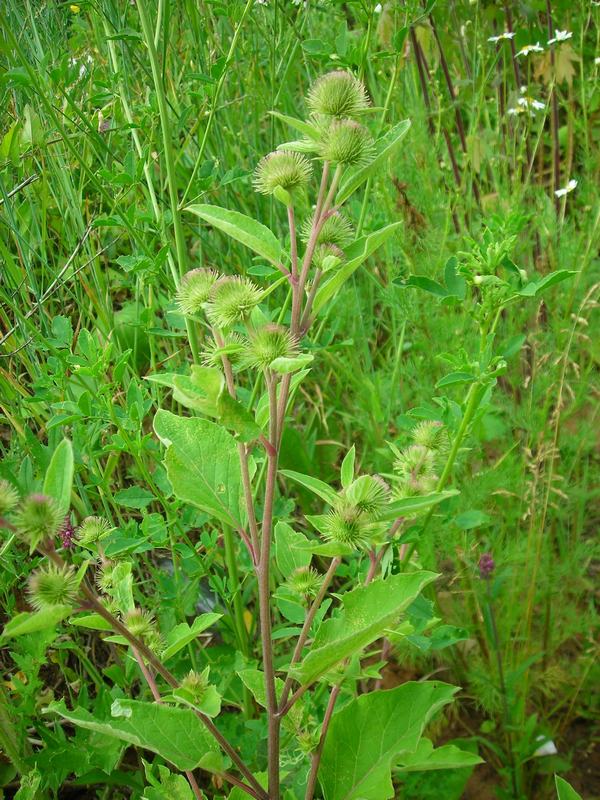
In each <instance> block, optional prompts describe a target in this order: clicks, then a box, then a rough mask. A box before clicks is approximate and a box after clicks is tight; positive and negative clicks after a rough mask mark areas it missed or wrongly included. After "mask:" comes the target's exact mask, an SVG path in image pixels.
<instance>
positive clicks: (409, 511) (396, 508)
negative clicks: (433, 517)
mask: <svg viewBox="0 0 600 800" xmlns="http://www.w3.org/2000/svg"><path fill="white" fill-rule="evenodd" d="M457 494H459V492H458V491H457V490H456V489H449V490H448V491H446V492H433V493H432V494H424V495H420V496H415V497H403V498H402V500H394V501H393V502H391V503H390V504H389V505H388V506H386V508H385V511H384V514H383V517H382V519H383V520H390V521H391V520H394V519H397V518H398V517H408V516H409V515H414V514H416V513H419V512H420V511H426V510H427V509H428V508H431V506H436V505H437V504H438V503H441V502H442V501H443V500H446V499H447V498H448V497H454V495H457Z"/></svg>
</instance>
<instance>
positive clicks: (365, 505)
mask: <svg viewBox="0 0 600 800" xmlns="http://www.w3.org/2000/svg"><path fill="white" fill-rule="evenodd" d="M345 494H346V498H347V500H348V501H349V502H350V503H351V504H352V505H353V506H354V507H355V508H356V509H358V510H359V511H361V512H363V513H365V514H368V515H369V516H370V517H371V519H373V520H375V519H379V517H380V516H381V514H382V513H383V509H384V508H385V505H386V504H387V502H388V499H389V495H390V488H389V486H388V485H387V483H386V482H385V481H384V480H383V478H380V477H379V476H378V475H361V476H360V477H359V478H356V480H354V481H352V483H351V484H350V486H348V488H347V489H346V492H345Z"/></svg>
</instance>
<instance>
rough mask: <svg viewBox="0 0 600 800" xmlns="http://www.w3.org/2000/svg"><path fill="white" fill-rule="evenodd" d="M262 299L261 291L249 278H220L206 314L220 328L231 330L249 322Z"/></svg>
mask: <svg viewBox="0 0 600 800" xmlns="http://www.w3.org/2000/svg"><path fill="white" fill-rule="evenodd" d="M260 299H261V291H260V289H259V288H258V286H256V285H255V284H254V283H252V281H250V280H248V279H247V278H242V277H238V276H236V277H229V276H228V277H223V278H219V280H218V281H217V282H216V283H215V285H214V286H213V288H212V291H211V293H210V299H209V301H208V303H207V306H206V313H207V315H208V318H209V319H210V321H211V322H212V323H213V324H214V325H216V326H217V327H218V328H229V327H231V326H232V325H235V323H236V322H244V321H245V320H247V319H248V317H249V316H250V314H251V313H252V310H253V309H254V308H256V306H257V305H258V304H259V302H260Z"/></svg>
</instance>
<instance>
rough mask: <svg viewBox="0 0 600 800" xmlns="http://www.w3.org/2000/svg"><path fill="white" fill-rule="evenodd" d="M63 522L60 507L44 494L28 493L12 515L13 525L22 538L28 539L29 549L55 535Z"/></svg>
mask: <svg viewBox="0 0 600 800" xmlns="http://www.w3.org/2000/svg"><path fill="white" fill-rule="evenodd" d="M62 522H63V515H62V514H61V512H60V509H59V508H58V506H57V505H56V503H55V502H54V500H52V498H51V497H48V496H47V495H45V494H30V495H29V497H26V498H25V499H24V500H23V502H22V503H21V505H20V507H19V508H18V509H17V511H16V513H15V516H14V520H13V523H14V526H15V528H16V529H17V532H18V533H19V534H20V535H21V536H22V538H24V539H27V540H28V541H29V545H30V549H31V551H33V550H34V548H35V546H36V545H37V543H38V542H39V541H40V540H41V539H43V538H45V537H53V536H55V535H56V534H57V533H58V531H59V529H60V526H61V525H62Z"/></svg>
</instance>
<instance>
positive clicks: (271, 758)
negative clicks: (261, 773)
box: [257, 371, 280, 800]
mask: <svg viewBox="0 0 600 800" xmlns="http://www.w3.org/2000/svg"><path fill="white" fill-rule="evenodd" d="M265 381H266V384H267V392H268V395H269V441H270V443H271V445H272V449H270V450H268V451H267V461H268V463H267V478H266V485H265V504H264V512H263V520H262V530H261V541H260V558H259V561H258V569H257V575H258V601H259V618H260V637H261V645H262V657H263V668H264V673H265V689H266V695H267V716H268V725H269V731H268V742H267V751H268V775H269V800H279V734H280V725H279V719H278V718H277V694H276V692H275V667H274V664H273V641H272V633H271V603H270V596H271V589H270V581H271V538H272V533H273V503H274V500H275V488H276V482H277V463H278V459H279V436H278V430H277V427H278V426H277V383H276V379H275V376H274V375H273V374H272V373H270V372H269V371H267V372H266V373H265Z"/></svg>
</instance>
